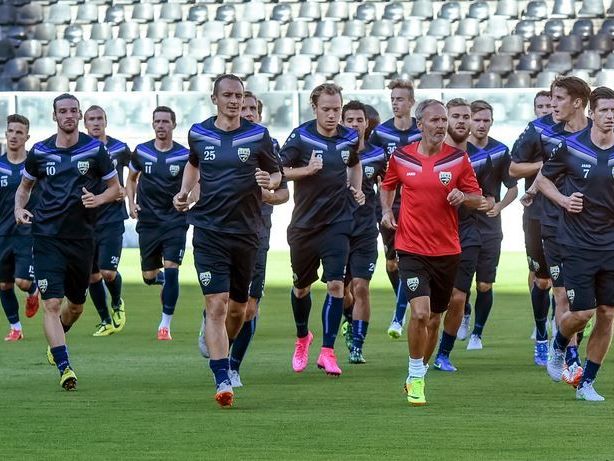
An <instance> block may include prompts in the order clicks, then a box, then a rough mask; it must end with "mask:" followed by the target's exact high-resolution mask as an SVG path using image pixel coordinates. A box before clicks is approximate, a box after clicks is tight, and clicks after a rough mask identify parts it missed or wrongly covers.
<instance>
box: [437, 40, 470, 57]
mask: <svg viewBox="0 0 614 461" xmlns="http://www.w3.org/2000/svg"><path fill="white" fill-rule="evenodd" d="M441 51H442V52H443V53H446V54H449V55H451V56H454V57H459V56H461V55H464V54H465V53H466V52H467V39H466V38H465V37H463V36H462V35H452V36H450V37H447V38H446V39H445V40H444V42H443V49H442V50H441Z"/></svg>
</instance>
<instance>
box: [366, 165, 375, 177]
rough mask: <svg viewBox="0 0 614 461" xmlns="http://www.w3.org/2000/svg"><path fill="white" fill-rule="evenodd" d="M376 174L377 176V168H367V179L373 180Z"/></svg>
mask: <svg viewBox="0 0 614 461" xmlns="http://www.w3.org/2000/svg"><path fill="white" fill-rule="evenodd" d="M374 174H375V168H373V167H372V166H366V167H365V176H366V177H367V178H369V179H371V178H372V177H373V175H374Z"/></svg>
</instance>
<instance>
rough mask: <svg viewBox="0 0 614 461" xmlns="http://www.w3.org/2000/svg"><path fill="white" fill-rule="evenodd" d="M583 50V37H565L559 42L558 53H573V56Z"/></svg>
mask: <svg viewBox="0 0 614 461" xmlns="http://www.w3.org/2000/svg"><path fill="white" fill-rule="evenodd" d="M582 49H583V45H582V37H581V36H579V35H573V34H572V35H563V36H562V37H561V39H560V40H559V45H558V46H557V48H556V50H557V51H565V52H567V53H571V55H572V56H575V55H577V54H578V53H580V52H581V51H582Z"/></svg>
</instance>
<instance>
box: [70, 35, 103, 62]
mask: <svg viewBox="0 0 614 461" xmlns="http://www.w3.org/2000/svg"><path fill="white" fill-rule="evenodd" d="M98 48H99V47H98V42H97V41H96V40H81V41H80V42H79V43H77V47H76V48H75V56H76V57H78V58H81V59H83V61H85V62H90V61H91V60H92V59H94V58H97V57H98Z"/></svg>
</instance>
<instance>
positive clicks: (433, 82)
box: [418, 74, 443, 89]
mask: <svg viewBox="0 0 614 461" xmlns="http://www.w3.org/2000/svg"><path fill="white" fill-rule="evenodd" d="M418 88H421V89H440V88H443V76H442V75H440V74H424V75H423V76H422V77H421V78H420V84H419V85H418Z"/></svg>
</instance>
